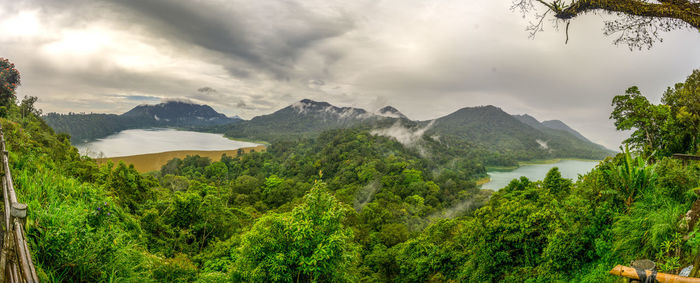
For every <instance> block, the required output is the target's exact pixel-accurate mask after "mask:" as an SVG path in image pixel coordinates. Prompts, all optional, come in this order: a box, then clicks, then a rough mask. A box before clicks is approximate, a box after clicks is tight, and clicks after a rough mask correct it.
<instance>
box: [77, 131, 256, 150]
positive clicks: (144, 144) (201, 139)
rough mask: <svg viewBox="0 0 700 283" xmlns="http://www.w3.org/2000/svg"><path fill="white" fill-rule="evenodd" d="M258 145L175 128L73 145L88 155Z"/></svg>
mask: <svg viewBox="0 0 700 283" xmlns="http://www.w3.org/2000/svg"><path fill="white" fill-rule="evenodd" d="M258 145H259V144H257V143H252V142H243V141H235V140H231V139H228V138H225V137H224V136H223V135H221V134H211V133H200V132H192V131H180V130H175V129H134V130H125V131H121V132H119V133H116V134H113V135H110V136H107V137H105V138H102V139H98V140H96V141H92V142H88V143H83V144H78V145H75V147H77V148H78V150H79V151H80V153H81V154H86V155H88V156H90V157H116V156H128V155H137V154H147V153H158V152H165V151H181V150H208V151H213V150H233V149H238V148H244V147H255V146H258Z"/></svg>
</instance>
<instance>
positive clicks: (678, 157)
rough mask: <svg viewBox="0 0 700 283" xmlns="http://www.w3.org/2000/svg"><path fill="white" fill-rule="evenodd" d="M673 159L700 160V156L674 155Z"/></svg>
mask: <svg viewBox="0 0 700 283" xmlns="http://www.w3.org/2000/svg"><path fill="white" fill-rule="evenodd" d="M672 157H673V158H677V159H683V160H700V156H699V155H691V154H681V153H674V154H673V155H672Z"/></svg>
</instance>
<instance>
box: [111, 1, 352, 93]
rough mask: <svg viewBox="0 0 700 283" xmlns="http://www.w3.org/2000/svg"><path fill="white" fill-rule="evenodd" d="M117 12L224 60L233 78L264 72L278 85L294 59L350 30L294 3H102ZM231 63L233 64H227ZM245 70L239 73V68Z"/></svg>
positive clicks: (343, 21) (341, 20) (337, 19)
mask: <svg viewBox="0 0 700 283" xmlns="http://www.w3.org/2000/svg"><path fill="white" fill-rule="evenodd" d="M104 1H107V2H111V3H113V4H114V5H115V6H117V7H122V8H125V9H127V10H128V11H123V13H124V14H126V15H129V16H125V17H133V18H134V20H135V21H136V22H139V23H142V24H143V25H145V26H146V27H147V28H148V29H149V30H150V31H151V32H152V33H153V35H154V36H159V37H166V38H167V37H170V38H173V39H177V40H180V41H182V42H186V43H189V44H192V45H195V46H199V47H203V48H205V49H208V50H210V51H214V52H217V53H221V54H222V55H224V57H225V58H227V59H228V60H226V61H229V62H226V65H227V66H226V69H227V70H228V71H229V72H230V74H231V75H233V76H237V77H247V76H249V74H250V72H251V70H248V69H252V70H253V71H260V70H266V71H269V72H271V73H272V74H274V76H275V77H276V78H278V79H289V78H291V77H295V74H294V73H292V72H290V71H291V69H293V65H294V63H295V62H296V60H297V58H298V57H299V56H300V54H302V53H303V52H305V51H307V49H308V48H309V47H311V46H313V45H314V44H315V43H316V42H318V41H322V40H324V39H328V38H332V37H336V36H339V35H342V34H343V33H345V32H347V31H349V30H351V29H352V27H353V23H352V21H351V19H350V18H348V17H346V16H344V15H341V16H332V17H331V16H325V15H318V14H315V13H313V12H310V11H309V10H307V9H305V8H304V7H302V6H301V5H300V4H299V3H296V2H294V1H279V2H275V4H274V5H265V4H253V3H254V2H250V1H229V2H224V3H216V4H214V3H205V2H202V1H170V0H151V1H142V0H104ZM232 59H233V60H232ZM235 59H240V61H242V62H244V63H246V64H247V65H248V66H247V67H242V66H241V62H240V61H239V60H235Z"/></svg>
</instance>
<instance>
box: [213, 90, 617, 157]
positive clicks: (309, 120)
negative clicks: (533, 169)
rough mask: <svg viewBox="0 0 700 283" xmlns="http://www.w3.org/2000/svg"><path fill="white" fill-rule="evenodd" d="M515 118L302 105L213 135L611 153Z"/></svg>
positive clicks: (495, 111)
mask: <svg viewBox="0 0 700 283" xmlns="http://www.w3.org/2000/svg"><path fill="white" fill-rule="evenodd" d="M528 117H529V116H528ZM516 118H517V117H516ZM516 118H514V117H513V116H511V115H510V114H508V113H506V112H504V111H503V110H501V109H500V108H498V107H495V106H491V105H489V106H482V107H467V108H463V109H460V110H458V111H456V112H454V113H452V114H449V115H447V116H444V117H440V118H437V119H435V120H431V121H422V122H418V121H411V120H408V119H407V118H406V116H405V115H403V114H402V113H401V112H400V111H399V110H397V109H396V108H394V107H391V106H387V107H384V108H382V109H380V110H379V111H378V112H377V113H376V114H374V113H370V112H368V111H366V110H364V109H360V108H351V107H342V108H341V107H336V106H333V105H331V104H329V103H327V102H316V101H312V100H309V99H304V100H301V101H299V102H296V103H294V104H292V105H289V106H287V107H285V108H282V109H280V110H278V111H276V112H274V113H272V114H268V115H262V116H257V117H255V118H253V119H251V120H250V121H243V122H240V123H236V124H232V125H221V126H219V127H216V128H214V129H213V131H216V132H223V133H225V134H226V135H227V136H229V137H232V138H248V139H258V140H260V139H262V140H278V139H294V138H298V137H303V136H315V135H318V134H319V133H320V132H322V131H324V130H329V129H338V128H353V127H355V128H362V129H368V130H372V129H391V130H396V131H399V132H402V131H416V130H417V129H416V127H420V126H423V127H426V128H425V129H422V130H421V131H424V132H425V134H426V135H436V136H443V137H447V136H449V137H451V138H453V140H456V141H458V142H460V143H462V144H463V145H464V144H465V143H466V144H469V145H471V147H475V148H479V149H482V150H485V151H491V152H493V153H498V154H503V155H506V158H510V159H513V160H529V159H535V158H537V159H545V158H559V157H572V158H590V159H601V158H603V157H605V156H608V155H609V154H611V153H612V152H611V151H610V150H607V149H605V148H603V147H602V146H600V145H597V144H594V143H592V142H589V141H587V140H585V138H584V140H582V139H579V138H578V137H576V136H575V135H574V134H572V133H570V132H568V131H566V130H560V129H552V128H550V127H548V126H545V125H543V124H541V123H539V122H537V120H535V119H534V118H532V120H533V121H535V123H536V125H537V126H536V127H531V126H529V125H528V124H527V123H524V122H522V121H521V120H520V119H516ZM561 124H563V123H561ZM564 126H566V125H564ZM566 127H567V128H568V126H566ZM572 131H573V130H572ZM388 132H392V131H388ZM574 132H575V131H574Z"/></svg>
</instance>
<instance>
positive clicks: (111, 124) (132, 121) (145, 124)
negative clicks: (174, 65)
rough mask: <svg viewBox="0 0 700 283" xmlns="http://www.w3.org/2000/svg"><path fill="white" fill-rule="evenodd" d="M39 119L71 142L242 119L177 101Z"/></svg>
mask: <svg viewBox="0 0 700 283" xmlns="http://www.w3.org/2000/svg"><path fill="white" fill-rule="evenodd" d="M42 118H44V120H45V121H46V123H47V124H48V125H49V126H51V128H53V129H54V130H55V131H56V132H57V133H66V134H69V135H70V136H71V141H72V142H73V143H79V142H84V141H89V140H94V139H98V138H102V137H105V136H108V135H111V134H114V133H116V132H119V131H123V130H127V129H137V128H150V127H204V126H213V125H221V124H228V123H235V122H237V121H240V120H241V119H240V118H229V117H226V115H224V114H222V113H219V112H216V111H215V110H214V109H213V108H211V107H210V106H208V105H199V104H193V103H187V102H180V101H170V102H165V103H160V104H156V105H139V106H136V107H134V108H133V109H131V110H129V111H127V112H126V113H123V114H121V115H115V114H94V113H91V114H82V113H80V114H77V113H69V114H58V113H49V114H47V115H45V116H43V117H42Z"/></svg>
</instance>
